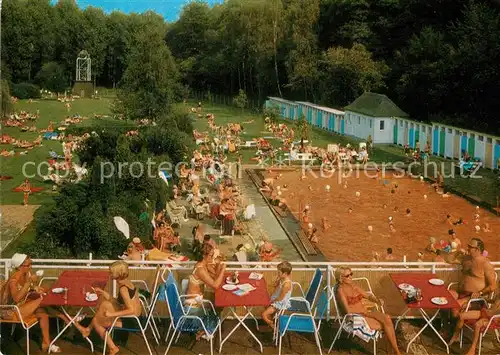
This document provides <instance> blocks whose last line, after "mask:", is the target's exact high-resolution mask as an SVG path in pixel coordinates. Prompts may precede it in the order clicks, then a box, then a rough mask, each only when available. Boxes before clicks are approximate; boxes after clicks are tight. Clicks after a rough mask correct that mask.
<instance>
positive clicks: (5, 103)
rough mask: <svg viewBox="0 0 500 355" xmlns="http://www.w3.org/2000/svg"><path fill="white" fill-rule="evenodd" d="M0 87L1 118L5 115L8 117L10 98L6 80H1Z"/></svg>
mask: <svg viewBox="0 0 500 355" xmlns="http://www.w3.org/2000/svg"><path fill="white" fill-rule="evenodd" d="M0 86H1V94H2V97H1V105H2V107H1V111H0V114H1V117H5V116H6V115H8V114H9V113H10V112H11V111H12V101H11V98H10V89H9V83H8V82H7V80H2V81H1V82H0Z"/></svg>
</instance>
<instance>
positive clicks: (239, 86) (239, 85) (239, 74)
mask: <svg viewBox="0 0 500 355" xmlns="http://www.w3.org/2000/svg"><path fill="white" fill-rule="evenodd" d="M240 89H241V72H240V66H239V65H238V90H240Z"/></svg>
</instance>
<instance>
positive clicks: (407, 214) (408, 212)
mask: <svg viewBox="0 0 500 355" xmlns="http://www.w3.org/2000/svg"><path fill="white" fill-rule="evenodd" d="M406 217H411V210H410V209H409V208H407V209H406Z"/></svg>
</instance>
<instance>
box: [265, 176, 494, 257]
mask: <svg viewBox="0 0 500 355" xmlns="http://www.w3.org/2000/svg"><path fill="white" fill-rule="evenodd" d="M271 174H272V176H276V175H277V173H275V172H272V173H271ZM267 176H269V173H267ZM371 176H372V177H367V176H365V175H364V174H363V173H362V172H361V173H360V176H359V177H356V176H351V177H347V178H343V177H342V176H341V177H339V174H338V173H334V174H333V175H332V176H331V177H319V176H318V177H317V178H314V177H313V176H311V175H310V174H308V175H306V178H305V179H304V180H301V173H300V172H298V171H297V172H283V173H282V176H281V177H279V179H278V180H277V182H276V183H275V185H279V186H283V185H288V188H287V189H286V190H283V189H282V191H283V192H282V197H284V198H285V199H286V200H287V203H288V205H289V206H290V208H291V210H292V212H293V213H294V215H296V216H297V217H298V215H299V205H301V206H302V207H303V206H305V205H309V206H310V211H311V214H310V222H312V223H313V225H314V226H315V227H317V228H318V230H319V231H320V233H319V237H320V242H319V244H318V246H319V248H320V250H321V251H322V252H323V254H324V255H325V256H326V257H327V258H328V259H329V260H336V261H367V260H371V259H372V255H373V254H372V253H373V251H376V252H378V253H379V254H380V255H381V256H382V258H383V256H385V250H386V248H388V247H392V248H393V250H394V256H395V259H396V260H402V259H403V255H406V256H407V260H408V261H416V260H417V253H418V252H419V251H422V252H423V251H424V250H425V247H426V246H427V245H428V244H429V238H430V237H431V236H432V237H435V238H436V240H437V241H439V240H445V241H448V240H449V238H448V230H449V229H450V228H453V229H454V230H455V231H456V233H457V236H458V238H459V239H460V240H461V242H462V244H463V246H464V247H466V244H467V242H468V241H469V239H470V238H472V237H479V238H481V239H482V240H483V241H484V242H485V245H486V250H487V251H488V252H489V256H490V257H491V259H492V260H499V256H500V243H498V240H497V239H498V233H499V232H500V218H499V217H497V216H496V215H494V214H491V213H490V212H488V211H486V210H483V209H479V210H476V206H474V205H472V204H470V203H469V202H467V201H466V200H464V199H462V198H460V197H457V196H454V195H451V196H450V197H448V198H443V197H442V196H441V195H438V194H437V193H435V192H434V189H433V188H432V187H431V186H430V185H429V184H428V183H426V182H423V181H420V180H418V179H411V178H409V177H404V178H398V177H396V176H392V175H391V174H390V173H386V176H385V178H373V176H374V173H373V172H372V173H371ZM326 185H330V191H327V189H326ZM357 192H359V197H358V196H357ZM424 195H426V196H427V198H425V197H424ZM384 204H386V205H387V207H385V208H384ZM395 207H397V208H398V211H395V210H394V209H395ZM349 208H352V212H351V213H349ZM407 208H409V209H410V211H411V213H410V216H406V209H407ZM476 211H477V213H479V215H480V219H479V222H474V221H473V217H474V215H475V214H476ZM447 214H451V216H452V218H451V219H452V220H453V221H456V220H458V219H459V218H462V219H464V220H465V223H466V224H465V225H456V226H453V225H449V224H448V223H447V222H446V215H447ZM322 217H326V218H327V219H328V223H329V224H331V226H332V227H331V228H330V229H329V230H328V231H326V232H324V231H323V230H322V228H321V226H322V224H321V219H322ZM389 217H392V218H393V223H394V227H395V229H396V231H395V232H391V231H390V230H389ZM485 223H489V225H490V229H492V232H489V233H486V232H483V231H482V230H481V231H480V232H479V233H476V232H475V226H476V224H479V225H480V227H481V228H482V227H483V226H484V224H485ZM369 226H371V227H372V232H370V231H369ZM424 261H433V255H432V254H430V253H428V254H426V255H425V258H424Z"/></svg>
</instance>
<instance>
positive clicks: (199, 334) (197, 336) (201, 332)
mask: <svg viewBox="0 0 500 355" xmlns="http://www.w3.org/2000/svg"><path fill="white" fill-rule="evenodd" d="M204 334H205V332H204V331H203V330H201V331H199V332H198V333H196V341H199V340H200V339H201V337H202V336H203V335H204Z"/></svg>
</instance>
